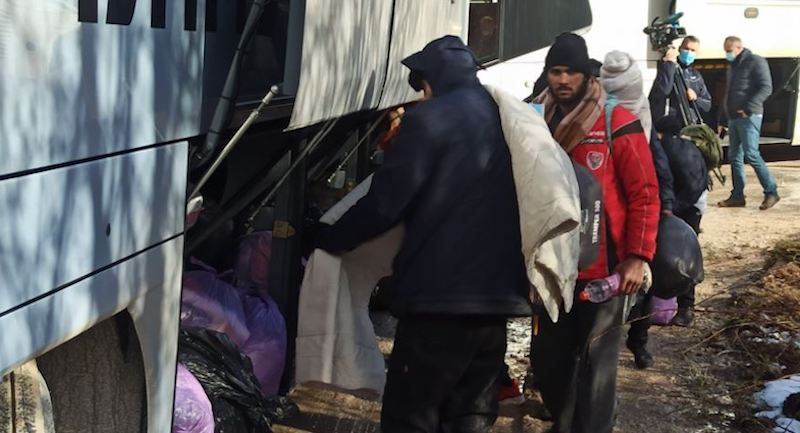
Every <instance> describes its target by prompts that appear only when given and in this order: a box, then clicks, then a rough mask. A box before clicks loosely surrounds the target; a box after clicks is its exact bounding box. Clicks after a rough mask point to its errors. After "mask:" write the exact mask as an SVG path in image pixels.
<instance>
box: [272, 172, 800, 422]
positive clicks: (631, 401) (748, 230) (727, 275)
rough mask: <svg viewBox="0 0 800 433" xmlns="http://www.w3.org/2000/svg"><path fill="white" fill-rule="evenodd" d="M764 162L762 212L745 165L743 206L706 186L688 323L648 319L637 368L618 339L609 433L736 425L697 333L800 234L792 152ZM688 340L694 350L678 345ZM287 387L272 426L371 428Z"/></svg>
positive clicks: (332, 402) (524, 330) (717, 323)
mask: <svg viewBox="0 0 800 433" xmlns="http://www.w3.org/2000/svg"><path fill="white" fill-rule="evenodd" d="M770 168H771V169H772V170H773V173H774V174H775V175H776V177H777V179H778V185H779V192H780V193H781V196H782V200H781V202H780V203H779V204H778V205H777V206H776V207H775V208H774V209H772V210H770V211H768V212H761V211H759V210H758V205H759V203H760V201H761V196H762V194H761V191H760V187H759V185H758V182H757V180H756V179H755V177H754V175H753V173H752V170H751V169H750V168H747V171H748V186H747V189H746V194H747V196H748V197H749V198H750V200H749V202H748V207H747V208H745V209H720V208H717V207H716V206H715V203H716V202H717V201H719V200H722V199H724V198H726V197H727V195H728V191H729V187H717V189H716V190H715V191H712V193H711V194H710V196H709V204H710V206H709V209H708V212H707V214H706V215H705V217H704V219H703V222H702V228H703V234H702V235H701V243H702V245H703V251H704V255H705V264H706V281H705V282H704V283H703V284H701V285H700V286H699V287H698V289H697V300H698V310H699V311H698V313H697V318H696V321H695V324H694V326H693V327H692V328H688V329H683V328H653V329H652V330H651V338H650V350H651V352H652V353H653V355H654V356H655V357H656V364H655V366H654V367H653V368H652V369H649V370H646V371H639V370H636V369H635V368H634V366H633V359H632V356H631V355H630V353H629V352H628V351H627V350H626V349H624V346H623V349H622V357H621V360H620V369H619V379H618V387H619V403H620V406H619V416H618V425H617V429H616V430H615V432H616V433H643V432H647V433H717V432H725V433H727V432H736V431H740V430H739V429H738V428H737V427H735V424H736V423H735V421H736V420H735V414H734V410H733V403H734V402H735V400H734V399H740V398H742V397H741V396H739V395H733V394H730V390H729V389H727V388H726V384H725V383H724V382H722V381H720V380H718V378H716V377H715V376H713V375H712V374H711V373H710V371H712V369H711V368H710V366H712V365H714V364H715V363H716V367H718V366H719V363H722V362H725V361H724V357H719V356H717V355H719V354H720V352H719V350H716V349H715V346H714V344H715V343H714V342H713V341H711V342H709V343H704V340H705V339H706V337H707V336H708V335H709V334H711V333H713V332H714V331H716V330H717V329H719V328H720V327H721V326H723V325H722V324H723V323H724V322H725V317H724V314H725V313H724V308H723V306H724V304H725V302H726V301H728V298H729V296H730V294H731V293H732V291H735V290H736V289H737V288H739V287H742V286H743V285H746V284H748V283H750V282H752V280H753V278H754V277H755V276H756V275H757V274H758V272H759V271H760V270H761V269H762V266H763V259H764V257H763V253H764V251H765V250H766V249H767V248H769V247H771V246H772V245H774V244H775V242H776V241H778V240H780V239H783V238H786V237H788V236H791V235H795V234H800V162H781V163H774V164H771V165H770ZM726 171H727V167H726ZM529 329H530V325H529V322H528V321H524V320H523V321H518V322H517V323H515V324H513V325H512V326H511V327H510V331H509V349H508V354H507V360H508V361H509V363H510V365H511V367H512V373H513V374H515V375H517V376H518V377H519V378H520V379H522V376H524V372H525V369H526V368H527V350H528V344H529V341H530V331H529ZM620 345H622V342H620ZM692 346H697V347H699V348H702V349H703V350H691V351H688V352H687V351H686V350H687V349H688V348H691V347H692ZM720 350H721V348H720ZM294 397H295V399H296V401H297V402H298V403H299V404H300V406H301V409H302V410H303V412H304V415H303V416H300V417H298V418H297V419H294V420H292V421H291V422H290V423H288V424H289V425H287V426H277V428H276V432H277V433H289V432H291V433H300V432H313V433H316V432H320V433H321V432H325V433H327V432H359V433H372V432H379V431H380V428H379V420H380V406H379V404H377V403H375V402H368V401H365V400H360V399H357V398H355V397H350V396H345V395H341V394H336V393H333V392H330V391H320V390H311V389H307V388H300V389H297V390H295V392H294ZM538 414H539V408H538V406H537V404H536V403H535V402H528V403H526V405H524V406H522V407H521V408H515V409H504V410H503V411H502V412H501V417H500V419H498V422H497V425H496V426H495V428H494V430H493V431H494V432H496V433H512V432H513V433H516V432H530V433H539V432H543V431H544V430H545V429H546V428H547V427H548V426H549V423H546V422H543V421H541V420H539V419H536V417H537V416H538Z"/></svg>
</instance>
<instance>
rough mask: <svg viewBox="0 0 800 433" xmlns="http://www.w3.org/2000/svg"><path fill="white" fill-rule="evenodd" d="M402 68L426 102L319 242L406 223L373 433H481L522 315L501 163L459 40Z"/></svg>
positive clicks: (342, 245)
mask: <svg viewBox="0 0 800 433" xmlns="http://www.w3.org/2000/svg"><path fill="white" fill-rule="evenodd" d="M403 64H404V65H405V66H407V67H408V68H409V69H410V70H411V75H410V78H409V83H410V84H412V87H414V88H415V89H416V90H424V91H425V94H426V96H428V97H429V99H428V100H426V101H424V102H421V103H419V104H418V105H416V106H414V107H413V108H410V109H409V110H408V112H407V113H406V115H405V116H404V118H403V125H402V126H401V128H400V131H399V132H398V135H397V137H396V138H395V141H394V145H393V147H392V150H391V152H388V153H387V156H386V162H385V164H384V165H383V166H382V167H380V168H379V169H378V170H377V171H376V172H375V176H374V178H373V180H372V185H371V188H370V190H369V193H368V194H367V195H366V196H365V197H364V198H362V199H361V200H360V201H359V202H358V203H357V204H356V205H355V206H353V207H352V208H351V209H350V210H349V211H348V212H347V213H346V214H345V215H344V216H343V217H342V218H341V219H340V220H339V222H337V223H336V224H335V225H334V226H332V227H330V228H327V229H323V231H322V232H321V234H320V237H319V240H318V242H317V245H318V247H320V248H322V249H325V250H327V251H330V252H334V253H336V252H341V251H348V250H351V249H353V248H355V247H356V246H358V245H359V244H361V243H363V242H365V241H367V240H369V239H371V238H373V237H375V236H377V235H379V234H381V233H383V232H385V231H387V230H388V229H390V228H392V227H394V226H396V225H397V224H400V223H403V224H405V227H406V235H405V238H404V240H403V244H402V246H401V248H400V252H399V253H398V255H397V257H396V258H395V262H394V281H395V293H394V295H393V299H392V301H391V311H392V313H393V314H394V315H395V316H397V317H398V318H399V319H400V320H399V324H398V327H397V333H396V336H395V343H394V349H393V351H392V355H391V359H390V361H389V372H388V377H387V383H386V389H385V392H384V397H383V410H382V413H381V429H382V431H383V432H384V433H394V432H431V433H434V432H440V431H454V432H455V431H457V432H488V431H489V429H490V428H491V426H492V425H493V424H494V421H495V419H496V417H497V401H496V393H497V378H498V375H499V374H500V373H501V370H502V368H503V359H504V355H505V350H506V319H507V318H508V317H515V316H530V314H531V309H530V302H529V300H528V283H527V277H526V275H525V267H524V263H523V256H522V251H521V240H520V228H519V209H518V207H517V197H516V189H515V187H514V179H513V176H512V171H511V156H510V154H509V151H508V145H507V144H506V142H505V139H504V138H503V131H502V129H501V124H500V117H499V112H498V107H497V105H496V104H495V102H494V100H493V99H492V97H491V96H490V95H489V94H488V93H487V92H486V90H484V88H483V87H482V86H481V84H480V82H479V81H478V78H477V75H476V72H477V62H476V60H475V57H474V55H473V54H472V52H471V51H470V50H469V49H468V48H467V47H466V46H465V45H464V44H463V42H461V40H460V39H458V38H457V37H454V36H445V37H443V38H441V39H437V40H435V41H433V42H431V43H430V44H428V45H427V46H426V47H425V48H424V49H423V50H422V51H421V52H418V53H415V54H413V55H411V56H410V57H408V58H406V59H405V60H403Z"/></svg>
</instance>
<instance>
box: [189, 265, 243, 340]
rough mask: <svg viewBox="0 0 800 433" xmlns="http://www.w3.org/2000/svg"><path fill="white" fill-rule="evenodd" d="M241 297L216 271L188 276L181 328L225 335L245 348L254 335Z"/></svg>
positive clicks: (199, 272) (198, 272)
mask: <svg viewBox="0 0 800 433" xmlns="http://www.w3.org/2000/svg"><path fill="white" fill-rule="evenodd" d="M241 296H242V295H241V293H240V292H239V291H238V290H237V289H236V288H235V287H233V286H232V285H231V284H229V283H227V282H225V281H223V280H221V279H220V278H219V277H218V276H217V274H216V272H213V271H212V270H208V271H189V272H186V273H184V274H183V298H182V300H181V327H183V328H204V329H210V330H212V331H217V332H222V333H224V334H225V335H227V336H228V337H229V338H230V339H231V341H233V342H234V343H236V345H237V346H239V347H242V345H244V343H245V342H246V341H247V339H248V338H250V331H249V330H248V327H247V323H246V319H245V314H244V308H242V298H241Z"/></svg>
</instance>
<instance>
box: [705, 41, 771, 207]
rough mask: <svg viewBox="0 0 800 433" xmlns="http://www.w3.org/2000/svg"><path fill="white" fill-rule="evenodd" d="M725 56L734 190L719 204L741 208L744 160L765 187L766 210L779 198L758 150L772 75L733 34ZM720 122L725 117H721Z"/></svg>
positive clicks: (762, 61) (726, 107) (729, 153)
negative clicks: (729, 64) (727, 62)
mask: <svg viewBox="0 0 800 433" xmlns="http://www.w3.org/2000/svg"><path fill="white" fill-rule="evenodd" d="M725 57H726V58H727V60H728V61H729V62H730V63H731V67H730V69H728V92H727V98H726V99H727V100H726V103H725V107H724V108H725V110H724V112H725V113H727V120H728V131H729V134H730V147H729V148H728V158H729V159H730V162H731V173H732V177H733V190H732V191H731V196H730V197H728V199H727V200H723V201H721V202H719V203H718V205H719V206H720V207H744V206H745V196H744V184H745V177H744V162H745V161H746V162H747V163H749V164H750V165H751V166H752V167H753V169H754V170H755V171H756V176H758V181H759V182H760V183H761V187H762V188H764V201H763V202H762V203H761V206H759V209H761V210H767V209H769V208H771V207H772V206H775V203H777V202H778V201H779V200H780V197H779V196H778V186H777V185H776V184H775V177H773V176H772V173H770V172H769V169H768V168H767V164H766V163H765V162H764V158H762V157H761V152H760V151H759V148H758V144H759V137H760V136H761V122H762V121H763V120H764V101H766V99H767V98H768V97H769V95H770V94H771V93H772V78H771V76H770V72H769V65H767V61H766V60H764V58H763V57H761V56H758V55H755V54H753V53H752V52H751V51H750V50H748V49H747V48H744V47H743V46H742V40H741V39H739V38H738V37H736V36H729V37H727V38H726V39H725ZM722 119H723V121H724V120H725V117H722Z"/></svg>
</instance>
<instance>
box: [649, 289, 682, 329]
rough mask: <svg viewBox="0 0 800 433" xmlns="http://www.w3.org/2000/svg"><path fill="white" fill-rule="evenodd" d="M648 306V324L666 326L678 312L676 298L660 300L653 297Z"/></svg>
mask: <svg viewBox="0 0 800 433" xmlns="http://www.w3.org/2000/svg"><path fill="white" fill-rule="evenodd" d="M650 306H651V309H650V311H651V313H650V314H651V316H650V323H652V324H653V325H660V326H667V325H669V324H670V322H672V318H673V317H675V314H677V312H678V298H676V297H673V298H669V299H661V298H659V297H658V296H653V298H652V300H651V301H650Z"/></svg>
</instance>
